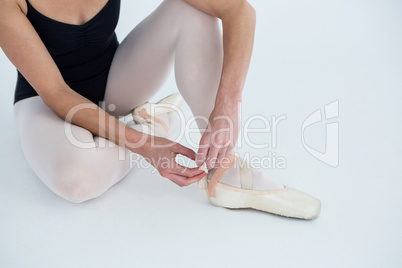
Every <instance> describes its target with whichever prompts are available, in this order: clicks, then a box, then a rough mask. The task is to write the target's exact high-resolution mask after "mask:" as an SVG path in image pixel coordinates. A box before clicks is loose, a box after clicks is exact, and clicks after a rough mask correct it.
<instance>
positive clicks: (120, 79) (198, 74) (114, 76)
mask: <svg viewBox="0 0 402 268" xmlns="http://www.w3.org/2000/svg"><path fill="white" fill-rule="evenodd" d="M222 60H223V46H222V37H221V33H220V29H219V23H218V19H217V18H215V17H213V16H210V15H208V14H206V13H203V12H201V11H199V10H198V9H196V8H194V7H192V6H191V5H189V4H188V3H186V2H185V1H183V0H165V1H163V2H162V3H161V4H160V5H159V7H158V8H157V9H156V10H155V11H154V12H152V13H151V14H150V15H149V16H148V17H147V18H145V19H144V20H143V21H142V22H141V23H140V24H138V26H136V27H135V28H134V29H133V30H132V31H131V32H130V33H129V34H128V36H127V37H126V38H125V39H124V40H123V41H122V42H121V44H120V46H119V47H118V49H117V51H116V54H115V56H114V59H113V63H112V66H111V69H110V72H109V77H108V84H107V87H106V92H105V104H106V106H105V107H106V108H108V107H109V105H110V104H114V105H115V107H116V110H114V111H111V110H108V109H106V110H107V111H108V112H109V113H111V114H113V115H125V114H127V113H128V112H129V111H130V110H131V109H133V108H134V107H136V106H138V105H140V104H142V103H144V102H145V101H147V100H149V99H150V98H151V97H152V96H153V95H154V94H155V93H156V92H157V91H158V90H159V88H160V87H161V86H162V84H163V83H164V82H165V80H166V77H167V75H168V74H169V72H170V70H171V68H172V66H173V62H174V66H175V76H176V82H177V85H178V88H179V91H180V93H181V95H182V96H183V98H184V99H185V100H186V102H187V103H188V104H189V106H190V108H191V110H192V111H193V113H194V115H197V116H204V117H207V118H208V117H209V115H210V113H211V111H212V109H213V104H214V101H215V96H216V92H217V90H218V85H219V80H220V74H221V69H222ZM205 125H206V124H205V122H201V125H199V126H200V127H205Z"/></svg>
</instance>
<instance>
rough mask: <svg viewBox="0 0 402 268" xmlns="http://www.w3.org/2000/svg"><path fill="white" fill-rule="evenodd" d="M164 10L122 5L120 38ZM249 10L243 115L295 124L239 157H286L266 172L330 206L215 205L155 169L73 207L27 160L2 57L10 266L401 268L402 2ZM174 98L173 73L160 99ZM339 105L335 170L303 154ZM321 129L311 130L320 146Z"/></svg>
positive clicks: (4, 215)
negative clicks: (251, 35)
mask: <svg viewBox="0 0 402 268" xmlns="http://www.w3.org/2000/svg"><path fill="white" fill-rule="evenodd" d="M158 2H159V1H149V2H147V4H146V5H143V6H141V7H136V6H135V5H134V4H133V3H129V2H128V1H123V7H124V9H123V10H122V13H121V23H122V24H121V25H123V26H119V27H120V28H118V34H119V38H120V40H121V39H122V37H123V36H124V35H125V34H126V33H127V31H128V29H129V26H128V25H135V23H137V21H138V20H139V19H140V18H142V17H143V16H144V14H146V12H149V11H150V10H152V8H154V6H155V5H156V4H157V3H158ZM250 2H251V3H252V4H253V5H254V7H255V8H256V10H257V14H258V23H259V24H258V30H257V37H256V45H255V51H254V57H253V62H252V66H251V69H250V75H249V77H248V81H247V85H246V88H245V93H244V105H243V110H244V118H245V119H246V118H247V117H248V116H250V115H252V114H261V115H264V116H266V117H268V118H271V116H272V115H276V116H279V115H286V116H287V119H286V120H284V121H283V122H281V123H280V124H279V128H278V145H277V147H276V148H272V147H270V148H267V149H248V148H246V147H243V148H241V151H242V152H247V151H251V152H252V153H253V155H255V156H261V157H263V156H265V155H267V153H268V152H269V151H270V152H275V153H276V154H277V155H278V156H281V157H284V158H285V159H286V163H287V168H286V169H283V170H279V169H276V170H267V172H268V173H270V174H272V176H273V177H275V178H276V179H277V180H278V181H280V182H281V183H283V184H286V185H288V186H291V187H294V188H297V189H300V190H303V191H306V192H308V193H310V194H312V195H314V196H317V197H318V198H320V199H321V201H322V213H321V216H320V217H319V218H318V219H316V220H314V221H303V220H294V219H288V218H282V217H279V216H274V215H270V214H267V213H263V212H258V211H251V210H229V209H224V208H219V207H214V206H212V205H210V204H209V203H208V201H207V199H206V196H205V193H204V192H202V191H201V190H198V189H197V187H196V186H195V185H191V186H190V187H187V188H179V187H177V186H175V185H174V184H173V183H171V182H169V181H168V180H166V179H164V178H162V177H160V176H159V175H157V174H153V173H152V170H150V169H149V170H133V171H132V172H131V173H130V174H129V175H128V176H127V177H126V178H125V179H124V180H123V181H121V182H120V183H119V184H117V185H116V186H114V187H113V188H112V189H111V190H110V191H108V192H107V193H106V194H104V195H103V196H102V197H100V198H97V199H95V200H91V201H88V202H85V203H83V204H72V203H69V202H67V201H64V200H63V199H61V198H59V197H58V196H56V195H55V194H53V193H52V192H50V191H49V190H48V189H47V188H46V187H45V186H44V185H43V184H42V183H41V182H40V180H39V179H38V178H37V177H36V175H35V174H34V173H33V172H32V171H31V169H30V167H29V166H28V164H27V162H26V160H25V159H24V156H23V153H22V150H21V147H20V145H19V141H18V138H17V135H16V129H15V126H14V123H13V120H12V98H13V90H14V83H15V78H16V76H15V69H14V68H13V66H12V65H11V64H10V63H8V61H7V59H6V57H5V56H4V54H2V53H0V73H1V76H0V78H1V81H2V83H1V85H2V86H1V90H0V101H1V104H2V105H1V107H0V110H1V113H0V119H1V122H2V124H1V125H0V131H1V132H0V142H1V151H0V159H1V162H0V169H1V170H2V172H1V176H0V267H5V268H14V267H18V268H19V267H41V268H45V267H60V268H61V267H86V268H88V267H189V266H190V267H206V266H208V267H245V266H246V267H401V265H402V257H401V256H400V251H401V248H402V231H401V229H400V228H401V224H402V194H401V189H402V175H401V169H400V166H401V161H402V139H401V134H402V123H401V122H402V121H401V119H402V105H401V104H402V103H401V102H402V101H401V100H402V98H401V97H402V93H401V90H402V78H401V73H402V53H401V49H400V48H401V47H402V34H401V31H400V29H401V26H402V17H401V15H400V14H402V13H401V11H402V5H401V4H400V2H397V1H391V0H390V1H379V0H377V1H346V0H343V1H333V2H330V3H324V2H322V1H318V0H317V1H307V2H306V1H274V2H270V3H265V1H250ZM262 2H264V3H262ZM130 5H131V6H130ZM128 7H132V9H130V8H128ZM134 8H135V9H134ZM130 10H135V11H134V13H135V14H134V15H137V16H138V19H137V20H136V21H135V22H130V18H132V17H133V15H132V14H130ZM175 90H176V89H175V88H174V81H173V77H172V76H171V77H170V79H169V81H168V83H167V85H166V86H165V87H164V89H162V91H161V92H160V93H158V95H157V96H155V99H158V98H159V97H162V96H164V95H166V94H168V93H170V92H173V91H175ZM337 100H338V101H339V118H338V119H334V120H332V121H331V122H336V121H338V122H339V166H338V167H336V168H333V167H330V166H328V165H326V164H324V163H322V162H320V161H319V160H317V159H315V158H314V157H312V156H311V155H310V154H309V153H308V152H307V151H306V150H305V149H304V148H303V146H302V142H301V126H302V123H303V121H304V120H305V119H306V118H307V117H308V116H309V115H310V114H311V113H313V112H314V111H316V110H317V109H320V108H321V109H322V108H323V107H324V106H325V105H326V104H328V103H331V102H333V101H337ZM184 109H185V110H186V111H188V107H187V106H186V107H185V108H184ZM325 123H326V122H322V123H319V124H316V125H314V126H311V128H310V129H308V130H306V132H305V135H306V142H307V143H308V144H309V145H310V146H311V147H314V148H316V149H320V150H321V151H323V150H324V147H325ZM243 124H244V122H243ZM257 125H258V124H257ZM254 138H255V139H256V140H259V141H263V139H264V138H265V140H266V139H267V138H268V140H269V139H270V138H271V135H269V134H268V136H267V134H265V136H264V134H255V136H254ZM265 140H264V141H265ZM149 193H152V195H150V194H149Z"/></svg>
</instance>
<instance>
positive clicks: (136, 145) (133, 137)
mask: <svg viewBox="0 0 402 268" xmlns="http://www.w3.org/2000/svg"><path fill="white" fill-rule="evenodd" d="M150 144H151V142H150V135H149V134H147V133H144V132H140V131H137V130H135V129H133V128H131V127H127V128H126V145H125V147H126V148H127V149H129V150H130V151H132V152H133V153H136V154H139V155H142V156H144V155H145V154H146V151H147V150H148V148H149V147H150Z"/></svg>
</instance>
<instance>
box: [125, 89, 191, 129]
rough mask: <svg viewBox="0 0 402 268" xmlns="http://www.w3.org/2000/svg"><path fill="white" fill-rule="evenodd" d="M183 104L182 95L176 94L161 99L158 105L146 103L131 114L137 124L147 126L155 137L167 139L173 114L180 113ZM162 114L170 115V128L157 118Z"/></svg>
mask: <svg viewBox="0 0 402 268" xmlns="http://www.w3.org/2000/svg"><path fill="white" fill-rule="evenodd" d="M183 103H184V99H183V97H182V96H181V95H180V93H175V94H172V95H169V96H167V97H165V98H163V99H161V100H160V101H158V102H157V103H150V102H145V103H144V104H142V105H140V106H137V107H136V108H134V109H133V110H132V112H131V114H132V116H133V120H134V122H135V123H137V124H144V125H147V126H148V127H149V128H150V129H151V133H152V134H153V135H154V136H158V137H166V136H167V135H169V133H170V131H171V126H172V124H173V120H172V117H171V112H174V111H176V112H177V111H179V110H180V107H181V106H182V105H183ZM162 114H168V116H169V119H170V120H169V122H170V124H169V126H168V125H167V124H166V123H165V122H163V121H162V120H160V119H159V118H157V116H159V115H162Z"/></svg>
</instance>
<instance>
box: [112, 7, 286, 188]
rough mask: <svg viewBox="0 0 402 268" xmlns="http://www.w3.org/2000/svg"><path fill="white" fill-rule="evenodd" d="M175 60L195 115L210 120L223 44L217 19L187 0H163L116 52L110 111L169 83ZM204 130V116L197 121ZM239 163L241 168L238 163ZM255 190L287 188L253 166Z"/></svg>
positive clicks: (230, 177) (229, 176)
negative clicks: (167, 81)
mask: <svg viewBox="0 0 402 268" xmlns="http://www.w3.org/2000/svg"><path fill="white" fill-rule="evenodd" d="M173 60H175V61H174V66H175V77H176V82H177V85H178V88H179V90H180V93H181V94H182V96H183V97H184V99H185V100H186V102H187V103H188V105H189V106H190V108H191V110H192V112H193V114H194V115H195V116H202V117H204V118H206V119H207V118H208V117H209V115H210V113H211V111H212V109H213V107H214V102H215V96H216V93H217V90H218V85H219V81H220V75H221V69H222V60H223V46H222V36H221V33H220V30H219V21H218V19H217V18H215V17H212V16H210V15H208V14H205V13H203V12H201V11H199V10H197V9H196V8H194V7H192V6H191V5H189V4H187V3H186V2H185V1H183V0H165V1H163V2H162V4H161V5H160V6H159V7H158V8H157V9H156V10H155V11H154V12H153V13H151V14H150V15H149V16H148V17H147V18H146V19H145V20H144V21H142V22H141V23H140V24H139V25H138V26H137V27H135V28H134V29H133V30H132V31H131V33H130V34H129V35H128V36H127V37H126V38H125V39H124V40H123V41H122V43H121V44H120V46H119V48H118V49H117V51H116V55H115V57H114V60H113V64H112V67H111V70H110V73H109V78H108V86H107V89H106V94H105V104H106V109H107V108H108V107H109V105H110V104H114V106H113V108H115V110H114V111H112V110H108V111H109V112H110V113H111V114H114V115H125V114H127V113H128V112H129V111H130V110H131V109H132V108H133V107H135V106H138V105H140V104H141V103H143V102H145V101H147V100H149V99H150V98H151V97H152V96H153V95H154V94H155V92H157V90H158V89H159V88H160V86H161V85H162V84H163V82H164V81H165V78H166V76H167V74H168V73H169V71H170V69H171V67H172V65H173ZM197 123H198V126H199V128H200V130H201V131H202V130H203V129H205V127H206V122H205V121H204V120H198V121H197ZM237 167H238V166H237ZM253 175H254V176H253V179H254V185H255V189H257V190H271V189H280V188H282V187H283V186H282V185H281V184H279V183H276V182H275V181H273V180H272V179H269V178H268V177H267V176H266V174H265V173H264V172H261V171H260V170H255V171H254V173H253ZM221 182H223V183H227V184H229V185H233V186H237V185H240V182H239V169H238V168H237V169H233V170H232V172H226V174H225V175H224V176H223V177H222V179H221Z"/></svg>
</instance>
